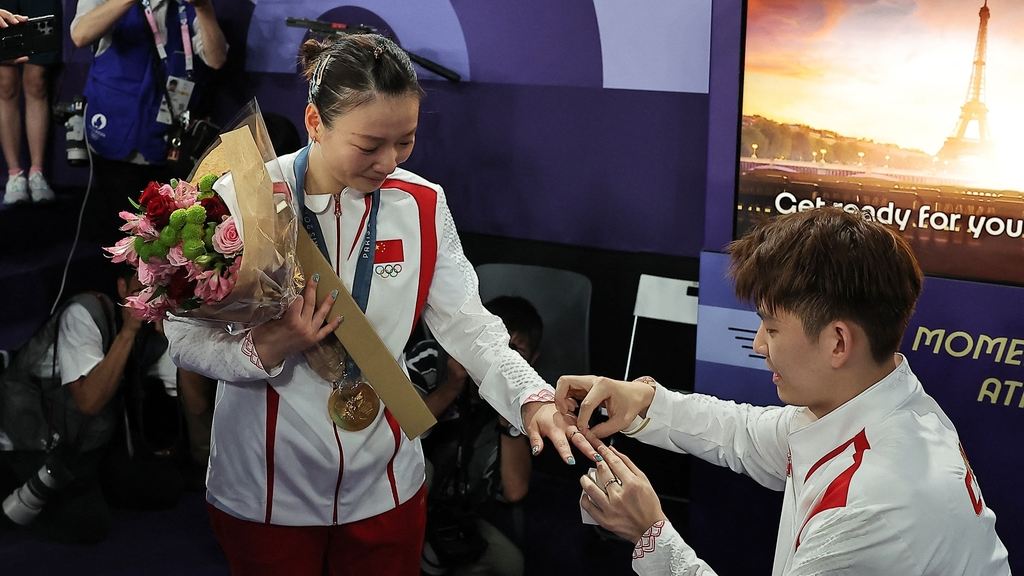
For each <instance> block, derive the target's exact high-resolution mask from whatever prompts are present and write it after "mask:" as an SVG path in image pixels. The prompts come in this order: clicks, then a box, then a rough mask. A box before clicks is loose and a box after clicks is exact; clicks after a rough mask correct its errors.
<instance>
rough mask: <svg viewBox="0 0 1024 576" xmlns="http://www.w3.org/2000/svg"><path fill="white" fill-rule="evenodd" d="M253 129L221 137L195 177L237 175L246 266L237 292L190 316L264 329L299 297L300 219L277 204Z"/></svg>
mask: <svg viewBox="0 0 1024 576" xmlns="http://www.w3.org/2000/svg"><path fill="white" fill-rule="evenodd" d="M252 130H253V128H252V127H250V126H249V125H243V126H241V127H239V128H237V129H235V130H232V131H230V132H226V133H224V134H221V135H220V139H219V141H218V142H217V145H216V146H215V147H214V148H213V149H211V150H210V151H209V153H207V154H206V155H205V156H204V157H203V159H202V161H201V163H200V165H199V167H198V168H197V169H196V171H195V176H194V178H193V179H194V180H196V181H198V179H199V178H200V177H201V176H203V175H205V174H216V175H222V174H224V173H225V172H231V177H232V179H233V181H234V188H235V198H236V202H237V204H238V213H237V214H234V216H235V219H236V221H238V222H240V226H239V227H240V229H241V231H242V242H243V244H244V246H245V249H244V250H243V252H242V263H241V265H240V266H239V269H238V280H237V281H236V283H235V287H234V289H233V290H232V291H231V293H230V294H228V295H227V296H226V297H225V298H224V299H223V300H221V301H220V302H218V303H217V304H203V305H202V306H200V307H199V308H197V309H196V310H193V311H189V312H185V313H184V314H183V315H184V316H191V317H195V318H207V319H216V320H218V321H221V322H238V323H242V324H248V325H252V326H255V325H259V324H262V323H263V322H266V321H267V320H271V319H273V318H277V317H280V315H281V314H283V313H284V310H285V309H286V308H287V304H288V303H290V302H291V298H290V297H288V298H286V296H290V295H292V294H294V290H293V288H294V287H293V278H292V272H293V270H294V261H293V260H294V259H293V258H292V257H291V256H290V255H289V254H290V252H291V251H292V249H291V246H292V243H293V238H294V237H295V233H296V228H297V225H296V217H295V216H294V214H293V213H292V211H291V209H290V207H289V206H288V204H287V202H281V201H278V200H277V199H275V195H274V182H273V181H272V179H271V177H270V173H269V172H268V171H267V167H266V164H265V160H264V157H263V154H262V153H261V152H260V149H259V147H258V146H257V144H256V140H255V138H254V136H253V132H252Z"/></svg>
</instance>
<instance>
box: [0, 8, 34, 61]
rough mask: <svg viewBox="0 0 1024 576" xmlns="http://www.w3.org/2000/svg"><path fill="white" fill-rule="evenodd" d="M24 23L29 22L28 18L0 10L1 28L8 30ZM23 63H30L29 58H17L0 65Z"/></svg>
mask: <svg viewBox="0 0 1024 576" xmlns="http://www.w3.org/2000/svg"><path fill="white" fill-rule="evenodd" d="M22 22H28V16H22V15H21V14H12V13H11V12H8V11H7V10H4V9H2V8H0V28H7V27H8V26H13V25H15V24H21V23H22ZM22 62H28V56H22V57H21V58H15V59H14V60H5V61H3V62H0V64H21V63H22Z"/></svg>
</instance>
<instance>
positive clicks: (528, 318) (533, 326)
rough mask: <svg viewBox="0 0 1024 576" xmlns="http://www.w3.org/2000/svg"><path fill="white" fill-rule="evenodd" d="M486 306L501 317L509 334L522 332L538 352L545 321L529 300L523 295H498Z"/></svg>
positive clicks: (528, 342)
mask: <svg viewBox="0 0 1024 576" xmlns="http://www.w3.org/2000/svg"><path fill="white" fill-rule="evenodd" d="M484 308H487V310H489V311H490V312H491V314H494V315H495V316H497V317H498V318H501V321H502V322H504V323H505V328H506V329H507V330H508V333H509V334H512V333H514V332H518V333H519V334H522V335H523V337H524V338H526V342H527V344H528V345H529V346H530V350H531V351H533V352H534V353H536V352H537V351H538V350H540V342H541V339H542V338H543V337H544V321H543V320H541V317H540V314H538V313H537V309H536V308H534V307H533V304H530V301H529V300H527V299H526V298H523V297H521V296H498V297H497V298H494V299H493V300H490V301H489V302H487V303H486V304H484Z"/></svg>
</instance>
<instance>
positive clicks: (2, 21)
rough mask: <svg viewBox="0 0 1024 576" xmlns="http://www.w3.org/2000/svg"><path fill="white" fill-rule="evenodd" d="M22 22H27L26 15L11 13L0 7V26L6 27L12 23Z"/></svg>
mask: <svg viewBox="0 0 1024 576" xmlns="http://www.w3.org/2000/svg"><path fill="white" fill-rule="evenodd" d="M22 22H28V16H22V15H21V14H12V13H10V12H8V11H7V10H4V9H3V8H0V28H7V27H8V26H10V25H12V24H21V23H22Z"/></svg>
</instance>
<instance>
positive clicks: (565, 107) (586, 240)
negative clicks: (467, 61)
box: [406, 82, 707, 257]
mask: <svg viewBox="0 0 1024 576" xmlns="http://www.w3.org/2000/svg"><path fill="white" fill-rule="evenodd" d="M425 84H426V88H427V92H428V96H427V98H426V99H425V100H424V101H423V108H422V113H421V115H420V130H419V133H418V135H417V144H416V150H415V151H414V152H413V156H412V157H411V158H410V159H409V161H408V162H407V164H406V167H407V168H409V169H411V170H413V171H415V172H418V173H420V174H422V175H423V176H424V177H426V178H428V179H430V180H433V181H435V182H438V183H440V184H441V185H442V186H444V187H445V190H446V192H447V194H448V197H449V202H450V203H451V205H452V212H453V213H454V215H455V220H456V223H457V224H458V226H459V229H460V230H463V231H467V232H479V233H484V234H497V235H501V236H510V237H515V238H527V239H532V240H544V241H550V242H559V243H564V244H571V245H576V246H589V247H594V248H607V249H616V250H625V251H632V252H653V253H658V254H667V255H675V256H689V257H695V256H696V255H697V254H699V252H700V244H701V240H702V238H703V227H702V225H701V219H702V217H703V214H704V206H703V199H704V196H703V192H704V169H705V165H706V155H705V142H706V139H707V113H706V111H707V96H706V95H703V94H684V93H671V92H646V91H632V90H603V89H589V88H573V87H556V86H520V85H510V84H485V83H476V82H474V83H470V84H459V85H453V84H449V83H443V82H430V83H425Z"/></svg>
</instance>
